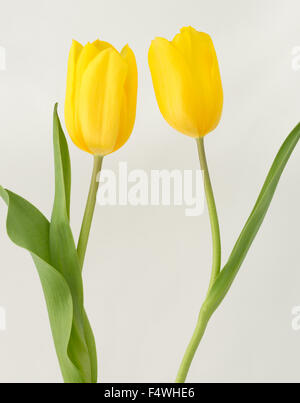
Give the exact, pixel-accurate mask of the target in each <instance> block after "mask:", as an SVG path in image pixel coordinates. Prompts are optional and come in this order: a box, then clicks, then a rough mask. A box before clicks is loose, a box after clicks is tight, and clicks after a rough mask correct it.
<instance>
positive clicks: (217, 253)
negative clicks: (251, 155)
mask: <svg viewBox="0 0 300 403" xmlns="http://www.w3.org/2000/svg"><path fill="white" fill-rule="evenodd" d="M196 141H197V146H198V154H199V160H200V166H201V169H202V171H203V176H204V189H205V195H206V201H207V207H208V213H209V219H210V226H211V235H212V248H213V256H212V271H211V278H210V283H209V289H211V287H212V286H213V284H214V282H215V280H216V278H217V276H218V274H219V273H220V267H221V238H220V227H219V220H218V214H217V208H216V203H215V198H214V193H213V189H212V185H211V181H210V177H209V172H208V165H207V160H206V155H205V149H204V139H203V137H199V138H197V139H196Z"/></svg>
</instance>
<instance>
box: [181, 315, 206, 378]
mask: <svg viewBox="0 0 300 403" xmlns="http://www.w3.org/2000/svg"><path fill="white" fill-rule="evenodd" d="M209 319H210V316H209V315H206V314H205V312H203V311H202V310H201V311H200V314H199V318H198V322H197V326H196V329H195V331H194V333H193V336H192V339H191V341H190V343H189V345H188V347H187V349H186V351H185V354H184V357H183V360H182V362H181V365H180V368H179V371H178V374H177V378H176V383H184V382H185V380H186V377H187V375H188V372H189V369H190V367H191V364H192V361H193V359H194V356H195V354H196V351H197V348H198V347H199V344H200V342H201V340H202V337H203V335H204V332H205V330H206V327H207V323H208V321H209Z"/></svg>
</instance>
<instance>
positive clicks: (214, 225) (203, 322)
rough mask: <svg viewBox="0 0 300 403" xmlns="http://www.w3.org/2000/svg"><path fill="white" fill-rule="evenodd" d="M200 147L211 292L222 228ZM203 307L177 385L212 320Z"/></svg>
mask: <svg viewBox="0 0 300 403" xmlns="http://www.w3.org/2000/svg"><path fill="white" fill-rule="evenodd" d="M196 141H197V146H198V154H199V160H200V166H201V169H202V171H203V177H204V189H205V195H206V201H207V207H208V212H209V219H210V225H211V233H212V245H213V257H212V271H211V278H210V283H209V290H210V289H211V287H212V286H213V284H214V282H215V281H216V278H217V277H218V274H219V273H220V267H221V240H220V228H219V220H218V215H217V208H216V203H215V198H214V194H213V189H212V185H211V181H210V177H209V172H208V166H207V160H206V155H205V149H204V140H203V138H202V137H200V138H198V139H196ZM204 304H205V303H204ZM204 304H203V305H202V308H201V311H200V314H199V318H198V322H197V326H196V329H195V331H194V334H193V336H192V339H191V341H190V343H189V345H188V347H187V349H186V352H185V354H184V357H183V360H182V362H181V366H180V368H179V371H178V375H177V378H176V382H177V383H182V382H185V380H186V377H187V374H188V372H189V369H190V366H191V364H192V361H193V359H194V356H195V354H196V351H197V349H198V347H199V344H200V341H201V340H202V337H203V335H204V332H205V330H206V327H207V323H208V321H209V319H210V316H211V314H210V313H209V312H208V311H207V309H206V308H204V306H205V305H204Z"/></svg>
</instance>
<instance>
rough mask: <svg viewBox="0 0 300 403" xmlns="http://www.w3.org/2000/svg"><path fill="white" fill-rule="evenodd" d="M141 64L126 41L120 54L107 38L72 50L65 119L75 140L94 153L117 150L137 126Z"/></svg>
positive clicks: (99, 153)
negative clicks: (137, 62)
mask: <svg viewBox="0 0 300 403" xmlns="http://www.w3.org/2000/svg"><path fill="white" fill-rule="evenodd" d="M136 100H137V66H136V60H135V56H134V53H133V52H132V50H131V49H130V48H129V46H128V45H126V46H125V47H124V48H123V49H122V51H121V52H120V53H119V52H118V51H117V50H116V49H115V48H114V47H113V46H112V45H110V44H109V43H107V42H103V41H100V40H96V41H95V42H93V43H88V44H87V45H85V46H82V45H81V44H80V43H78V42H76V41H73V43H72V47H71V50H70V55H69V61H68V73H67V90H66V101H65V122H66V127H67V130H68V132H69V134H70V136H71V138H72V140H73V142H74V143H75V144H76V145H77V146H78V147H79V148H81V149H82V150H84V151H87V152H89V153H91V154H93V155H100V156H104V155H107V154H109V153H111V152H113V151H116V150H118V149H119V148H120V147H122V146H123V145H124V144H125V143H126V141H127V140H128V138H129V136H130V134H131V132H132V130H133V126H134V122H135V114H136Z"/></svg>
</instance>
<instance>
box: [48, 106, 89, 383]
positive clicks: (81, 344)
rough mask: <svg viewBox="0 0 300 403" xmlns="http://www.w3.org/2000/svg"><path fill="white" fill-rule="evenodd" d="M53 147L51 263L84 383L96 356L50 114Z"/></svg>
mask: <svg viewBox="0 0 300 403" xmlns="http://www.w3.org/2000/svg"><path fill="white" fill-rule="evenodd" d="M53 144H54V165H55V199H54V206H53V211H52V217H51V222H50V239H49V242H50V255H51V262H52V264H53V266H54V267H56V268H57V269H58V270H59V271H60V272H61V273H62V274H63V277H64V279H65V280H66V281H67V283H68V285H69V287H70V290H71V294H72V298H73V308H74V316H73V326H72V332H71V337H70V343H69V354H70V357H72V360H73V361H74V362H75V363H76V366H77V367H78V368H79V370H80V372H81V374H82V377H83V379H84V381H85V382H95V381H96V378H97V357H96V349H95V342H94V337H93V334H92V331H91V328H90V326H89V323H88V320H87V317H86V313H85V311H84V305H83V284H82V277H81V270H80V265H79V260H78V255H77V251H76V246H75V242H74V239H73V235H72V231H71V227H70V223H69V208H70V183H71V169H70V156H69V150H68V146H67V142H66V139H65V135H64V133H63V130H62V128H61V124H60V121H59V118H58V114H57V105H56V106H55V109H54V115H53Z"/></svg>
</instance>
